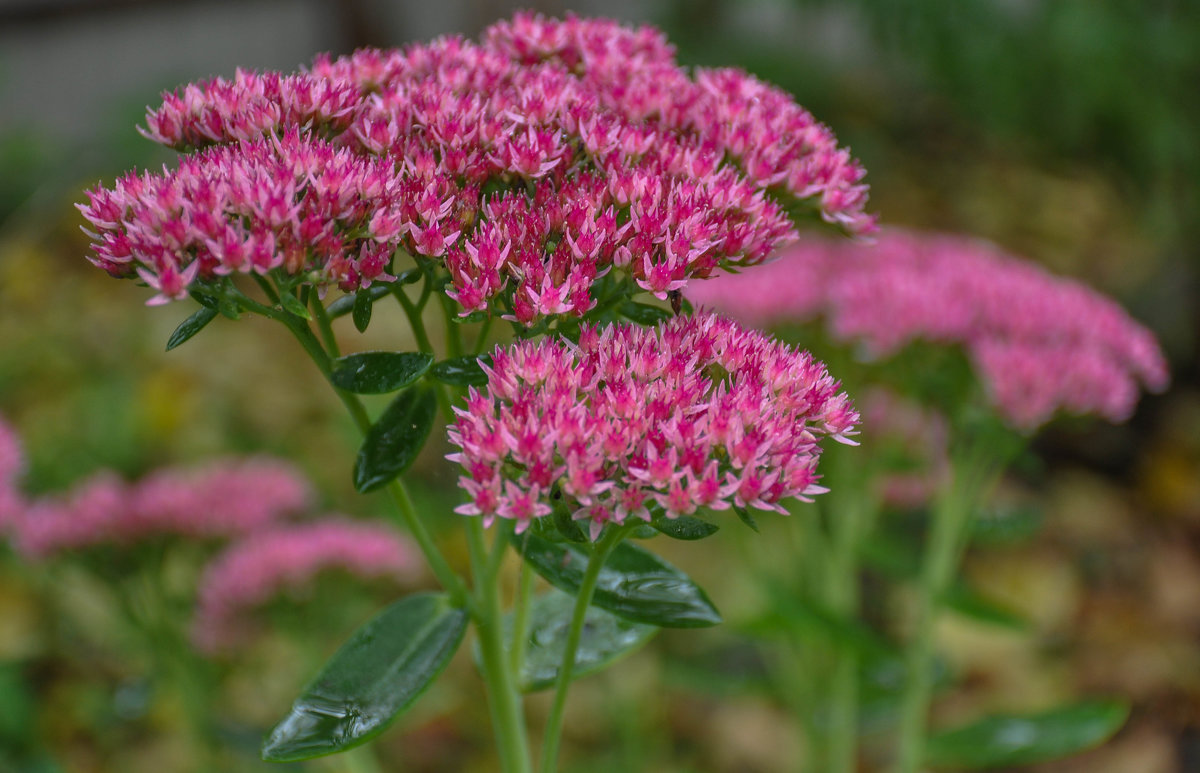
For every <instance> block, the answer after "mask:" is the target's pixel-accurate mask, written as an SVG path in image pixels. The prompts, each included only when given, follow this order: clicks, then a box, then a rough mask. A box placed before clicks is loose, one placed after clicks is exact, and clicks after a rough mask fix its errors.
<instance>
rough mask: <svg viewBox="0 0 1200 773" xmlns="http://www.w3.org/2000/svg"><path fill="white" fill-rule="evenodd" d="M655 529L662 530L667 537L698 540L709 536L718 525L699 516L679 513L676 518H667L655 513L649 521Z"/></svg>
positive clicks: (715, 530) (718, 528) (718, 527)
mask: <svg viewBox="0 0 1200 773" xmlns="http://www.w3.org/2000/svg"><path fill="white" fill-rule="evenodd" d="M650 525H651V526H653V527H654V529H655V530H656V531H659V532H662V533H663V534H665V535H667V536H668V537H673V538H674V539H682V540H698V539H704V538H705V537H711V536H712V535H713V534H716V533H717V531H718V530H720V528H721V527H720V526H717V525H716V524H715V523H709V522H708V521H705V520H702V519H700V518H693V517H691V516H690V515H680V516H678V517H676V518H668V517H667V516H666V515H656V516H654V520H652V521H651V522H650Z"/></svg>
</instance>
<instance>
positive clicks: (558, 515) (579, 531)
mask: <svg viewBox="0 0 1200 773" xmlns="http://www.w3.org/2000/svg"><path fill="white" fill-rule="evenodd" d="M550 517H551V519H553V521H554V527H555V528H556V529H557V530H558V533H559V534H561V535H562V537H563V539H565V540H566V541H567V542H587V541H588V538H587V534H585V533H584V531H583V528H582V527H581V526H580V525H579V522H578V521H576V520H573V519H572V518H571V514H570V513H569V512H567V508H566V507H564V506H562V504H556V506H555V508H554V510H553V511H552V512H551V513H550Z"/></svg>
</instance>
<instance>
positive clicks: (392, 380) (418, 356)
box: [329, 352, 433, 395]
mask: <svg viewBox="0 0 1200 773" xmlns="http://www.w3.org/2000/svg"><path fill="white" fill-rule="evenodd" d="M432 364H433V355H432V354H429V353H427V352H359V353H357V354H347V355H346V356H345V357H339V358H337V359H336V360H334V361H333V370H332V372H330V374H329V380H330V381H332V382H333V385H334V386H336V387H340V388H341V389H345V390H346V391H348V392H354V393H356V394H360V395H378V394H385V393H387V392H395V391H396V390H397V389H403V388H404V387H406V386H409V385H410V384H415V383H416V382H417V379H419V378H421V376H424V375H425V372H426V371H428V370H429V366H430V365H432Z"/></svg>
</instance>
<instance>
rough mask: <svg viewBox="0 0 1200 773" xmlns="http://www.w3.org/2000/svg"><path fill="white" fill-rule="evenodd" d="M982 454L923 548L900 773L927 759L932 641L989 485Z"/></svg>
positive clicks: (936, 514)
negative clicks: (969, 529)
mask: <svg viewBox="0 0 1200 773" xmlns="http://www.w3.org/2000/svg"><path fill="white" fill-rule="evenodd" d="M983 456H984V455H983V454H969V453H968V454H964V458H963V459H960V460H959V462H960V463H958V464H955V465H954V478H953V480H952V481H951V482H950V483H949V484H948V485H947V486H946V487H945V489H943V491H942V492H941V493H940V494H939V496H938V498H937V501H936V502H935V504H934V509H933V522H932V524H931V525H930V532H929V537H928V540H927V542H926V546H925V555H924V559H923V561H922V566H921V577H920V585H919V588H918V598H917V622H916V628H915V629H914V632H913V640H912V641H911V642H910V643H909V645H908V651H907V652H906V658H905V661H906V671H907V674H908V681H907V683H906V685H905V688H904V693H903V695H902V696H901V703H900V728H899V737H898V740H897V758H896V764H895V770H896V771H897V773H917V771H918V770H919V769H920V766H921V761H922V759H923V757H924V755H925V736H926V730H927V726H928V715H929V707H930V703H931V701H932V698H933V675H934V660H933V636H934V628H935V626H936V624H937V621H938V617H939V613H940V612H941V607H942V603H943V601H944V599H945V597H946V593H947V591H948V590H949V588H950V584H951V582H952V581H953V579H954V574H955V571H956V570H957V568H958V565H959V561H960V559H961V557H962V553H963V551H964V549H965V548H966V544H967V541H968V537H967V527H968V525H969V524H970V521H971V518H970V515H971V511H972V510H973V509H974V507H975V505H976V504H977V503H978V502H979V499H980V495H981V493H982V492H983V490H984V488H985V485H984V484H985V482H986V481H987V480H988V477H989V476H988V473H987V471H988V470H989V469H995V468H994V467H989V465H988V464H987V463H986V460H985V459H984V458H983ZM992 479H994V477H993V478H992Z"/></svg>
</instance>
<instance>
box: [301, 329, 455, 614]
mask: <svg viewBox="0 0 1200 773" xmlns="http://www.w3.org/2000/svg"><path fill="white" fill-rule="evenodd" d="M326 320H327V321H328V318H327V317H326ZM283 322H284V324H286V325H287V328H288V330H290V331H291V332H292V335H293V336H295V338H296V340H297V341H299V342H300V345H301V346H302V347H303V348H304V351H306V352H307V353H308V355H309V356H310V357H311V358H312V360H313V362H314V363H315V364H316V366H317V368H318V369H319V370H320V371H321V373H322V375H324V376H325V378H326V380H328V379H329V373H330V370H331V369H332V361H331V360H330V357H329V354H328V353H327V352H326V351H325V349H324V348H323V347H322V346H321V342H320V341H318V340H317V337H316V336H315V335H313V332H312V329H311V328H310V327H309V326H308V325H307V324H306V323H305V322H304V320H302V319H300V318H299V317H296V316H294V315H290V314H289V315H287V316H286V317H284V318H283ZM330 386H333V384H332V382H331V383H330ZM333 391H334V392H335V393H337V396H338V399H340V400H341V401H342V404H343V405H344V406H346V410H347V411H349V413H350V416H351V418H353V419H354V423H355V424H356V425H357V426H358V429H359V431H360V432H361V433H362V434H364V435H365V434H366V433H367V431H368V430H369V429H370V428H371V419H370V417H369V416H368V415H367V410H366V408H364V407H363V404H362V402H361V401H360V400H359V399H358V397H357V396H355V395H354V394H353V393H352V392H347V391H346V390H344V389H339V388H338V387H336V386H334V387H333ZM385 488H386V489H387V492H388V496H389V498H390V499H391V500H392V503H393V504H395V506H396V512H397V513H399V515H400V519H401V522H402V523H403V524H404V527H405V528H406V529H407V530H408V531H409V533H410V534H412V536H413V539H415V540H416V541H417V545H418V547H420V549H421V552H422V553H423V554H424V556H425V560H426V561H428V562H429V566H430V568H431V569H432V570H433V573H434V575H435V576H436V577H437V579H438V582H440V583H441V584H442V587H443V588H445V589H446V591H447V592H448V593H449V594H450V597H451V599H452V600H453V601H454V603H456V604H463V603H466V602H467V601H468V595H467V587H466V584H465V583H464V582H463V581H462V578H460V577H459V576H458V574H457V573H456V572H455V571H454V570H453V569H452V568H450V564H449V562H447V561H446V558H445V557H444V556H443V555H442V551H441V550H439V549H438V546H437V543H436V542H434V540H433V536H432V535H431V534H430V533H429V530H428V529H427V528H426V527H425V523H424V521H422V520H421V517H420V516H419V515H417V511H416V508H415V507H413V503H412V499H411V498H410V497H409V495H408V489H407V488H405V486H404V483H403V482H401V481H400V479H399V478H396V479H394V480H392V481H391V482H390V483H388V484H387V486H386V487H385Z"/></svg>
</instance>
